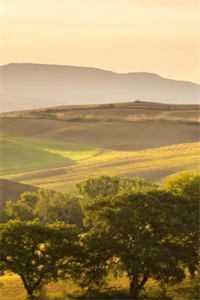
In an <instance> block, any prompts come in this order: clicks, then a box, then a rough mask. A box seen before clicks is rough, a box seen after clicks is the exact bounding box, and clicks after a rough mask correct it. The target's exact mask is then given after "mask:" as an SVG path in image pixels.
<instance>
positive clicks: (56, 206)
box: [5, 190, 83, 226]
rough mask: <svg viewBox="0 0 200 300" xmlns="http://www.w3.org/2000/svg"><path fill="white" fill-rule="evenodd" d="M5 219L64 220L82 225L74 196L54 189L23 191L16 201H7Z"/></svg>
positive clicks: (48, 221)
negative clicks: (33, 191) (32, 191)
mask: <svg viewBox="0 0 200 300" xmlns="http://www.w3.org/2000/svg"><path fill="white" fill-rule="evenodd" d="M5 215H6V216H7V219H8V220H9V219H12V220H13V219H17V220H21V221H30V220H34V219H39V220H40V221H41V222H42V223H54V222H57V221H59V222H65V223H67V224H76V225H78V226H81V225H82V218H83V216H82V209H81V206H80V203H79V199H78V198H77V197H75V196H72V195H69V194H64V193H58V192H55V191H48V190H40V191H38V192H37V193H24V194H22V195H21V196H20V198H19V199H18V200H17V201H16V202H13V201H8V202H7V204H6V208H5Z"/></svg>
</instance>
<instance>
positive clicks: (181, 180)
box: [165, 171, 200, 276]
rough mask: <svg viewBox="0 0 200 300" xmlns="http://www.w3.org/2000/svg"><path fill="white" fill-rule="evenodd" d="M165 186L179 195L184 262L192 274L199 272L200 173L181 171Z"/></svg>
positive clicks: (180, 237)
mask: <svg viewBox="0 0 200 300" xmlns="http://www.w3.org/2000/svg"><path fill="white" fill-rule="evenodd" d="M165 187H166V188H167V189H168V190H170V191H171V192H172V193H173V194H174V195H175V196H178V197H179V203H178V211H177V214H178V216H179V218H180V219H181V224H182V226H181V230H180V231H179V232H178V237H179V239H180V241H182V245H183V246H184V248H185V251H184V253H185V257H184V263H185V266H186V267H188V269H189V271H190V274H191V275H192V276H194V275H195V273H199V254H200V252H199V208H200V174H199V173H197V172H189V171H187V172H180V173H178V174H175V175H173V176H170V177H169V178H168V179H167V180H166V181H165Z"/></svg>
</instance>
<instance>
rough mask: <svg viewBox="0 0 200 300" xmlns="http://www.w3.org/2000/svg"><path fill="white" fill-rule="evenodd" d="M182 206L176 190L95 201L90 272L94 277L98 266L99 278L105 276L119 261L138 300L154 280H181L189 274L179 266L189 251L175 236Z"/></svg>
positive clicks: (91, 217)
mask: <svg viewBox="0 0 200 300" xmlns="http://www.w3.org/2000/svg"><path fill="white" fill-rule="evenodd" d="M178 204H179V199H178V198H177V197H175V196H174V195H173V194H172V193H170V192H166V191H162V190H158V189H154V190H151V191H146V192H137V193H132V194H128V195H127V194H124V195H122V194H121V195H119V196H117V197H114V198H113V199H110V200H109V201H108V200H107V199H105V200H104V199H102V200H101V201H100V200H99V201H97V202H96V203H93V204H91V205H90V206H89V207H88V214H87V219H86V224H87V226H88V228H90V229H89V231H88V233H87V234H86V236H85V240H86V245H87V249H88V253H89V257H88V260H89V261H90V262H91V265H93V268H92V269H91V270H93V272H87V273H86V275H87V276H89V278H91V279H92V277H94V278H95V267H94V266H95V265H96V270H97V271H98V274H99V277H101V275H102V276H104V275H105V274H106V270H107V269H108V267H107V266H108V265H110V266H111V265H112V264H115V265H116V264H117V265H118V266H119V267H120V268H122V269H123V270H124V271H125V272H126V273H127V275H128V277H129V280H130V293H131V295H132V298H133V299H135V300H136V299H138V298H139V295H140V293H141V291H142V289H143V288H144V286H145V284H146V282H147V281H148V280H149V279H150V278H154V279H156V280H159V281H161V282H178V281H181V280H182V279H183V278H184V276H185V274H184V268H182V265H181V261H182V259H183V257H184V256H185V254H183V250H185V249H184V248H183V247H182V243H179V241H178V240H176V236H177V232H179V230H180V228H181V224H180V219H179V217H178V216H177V207H178ZM95 247H96V249H95V250H94V248H95ZM89 249H93V252H91V251H90V250H89ZM90 253H92V254H91V255H90ZM93 253H95V255H96V258H97V263H95V256H94V254H93ZM98 253H99V255H98ZM101 258H102V259H101ZM86 270H87V265H86ZM98 274H96V275H98Z"/></svg>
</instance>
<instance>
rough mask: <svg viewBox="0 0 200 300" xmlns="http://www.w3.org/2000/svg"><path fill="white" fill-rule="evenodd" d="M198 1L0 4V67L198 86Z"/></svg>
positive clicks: (15, 0)
mask: <svg viewBox="0 0 200 300" xmlns="http://www.w3.org/2000/svg"><path fill="white" fill-rule="evenodd" d="M199 53H200V0H0V64H7V63H11V62H33V63H47V64H63V65H79V66H90V67H98V68H104V69H109V70H113V71H116V72H137V71H139V72H153V73H158V74H160V75H162V76H165V77H169V78H174V79H177V80H179V79H181V80H191V81H194V82H198V83H200V54H199Z"/></svg>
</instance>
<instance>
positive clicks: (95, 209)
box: [0, 173, 200, 300]
mask: <svg viewBox="0 0 200 300" xmlns="http://www.w3.org/2000/svg"><path fill="white" fill-rule="evenodd" d="M78 189H79V192H78V193H77V194H76V195H73V196H72V195H62V194H58V193H55V192H44V191H40V192H39V193H26V194H24V195H22V196H21V198H20V199H19V200H18V201H17V202H16V203H12V202H8V203H7V206H6V207H5V210H4V213H3V214H2V215H3V217H2V220H1V222H2V224H1V226H0V269H1V272H2V274H3V273H4V272H5V271H12V272H14V273H16V274H18V275H19V276H20V277H21V280H22V282H23V284H24V287H25V289H26V291H27V294H28V297H29V299H34V298H35V297H36V296H37V295H38V293H39V291H40V290H41V288H42V287H43V286H44V285H45V284H47V283H49V282H50V281H57V280H59V279H67V278H73V279H74V280H76V281H77V282H78V283H79V284H80V285H81V286H82V287H83V288H85V289H86V290H91V289H96V288H98V287H100V286H102V285H103V284H106V278H107V276H108V274H109V273H110V272H112V271H113V270H115V272H117V273H118V274H121V273H126V274H127V276H128V278H129V282H130V294H131V296H132V299H135V300H136V299H138V298H139V296H140V294H141V291H142V290H143V289H144V287H145V284H146V283H147V281H148V280H149V279H152V278H153V279H155V280H157V281H158V282H160V283H168V284H169V283H171V284H173V283H176V282H180V281H182V280H183V279H184V278H185V276H186V274H188V273H190V276H193V277H194V276H196V273H197V271H198V254H199V244H198V224H199V220H198V217H199V215H198V214H199V191H200V176H199V175H198V174H195V173H183V174H180V175H177V176H175V177H172V178H171V179H169V180H168V181H167V182H166V183H165V185H164V186H163V187H159V186H156V185H151V184H149V183H146V182H145V181H143V180H142V179H138V178H134V179H122V178H118V177H105V176H103V177H99V178H93V179H89V180H87V181H85V182H84V183H82V184H80V185H79V186H78Z"/></svg>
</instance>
